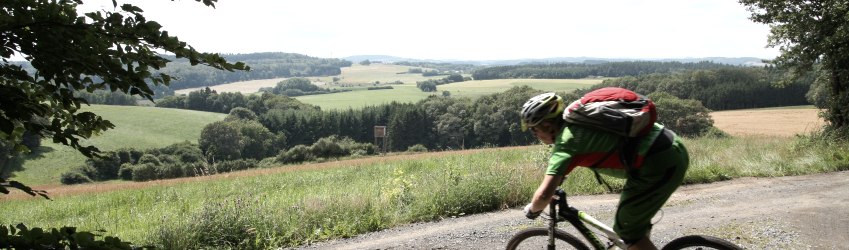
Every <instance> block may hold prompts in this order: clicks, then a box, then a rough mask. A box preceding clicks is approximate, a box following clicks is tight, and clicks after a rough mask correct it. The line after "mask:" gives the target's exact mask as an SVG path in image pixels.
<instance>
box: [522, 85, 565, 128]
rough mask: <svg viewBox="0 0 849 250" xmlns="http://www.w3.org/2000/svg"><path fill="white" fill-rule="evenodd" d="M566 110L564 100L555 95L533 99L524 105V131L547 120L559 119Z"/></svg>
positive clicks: (547, 94)
mask: <svg viewBox="0 0 849 250" xmlns="http://www.w3.org/2000/svg"><path fill="white" fill-rule="evenodd" d="M564 108H565V105H564V104H563V98H562V97H560V96H558V95H556V94H554V93H545V94H540V95H537V96H534V97H531V99H528V101H527V102H525V104H524V105H522V112H521V113H522V114H521V115H522V131H525V130H527V129H528V128H529V127H533V126H536V125H538V124H539V123H540V122H542V121H543V120H545V119H549V118H553V117H559V116H560V114H562V113H563V109H564Z"/></svg>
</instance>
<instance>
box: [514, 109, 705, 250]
mask: <svg viewBox="0 0 849 250" xmlns="http://www.w3.org/2000/svg"><path fill="white" fill-rule="evenodd" d="M565 106H566V105H565V104H564V102H563V98H562V97H560V96H558V95H556V94H554V93H545V94H541V95H537V96H534V97H532V98H531V99H529V100H528V101H527V102H526V103H525V104H524V105H523V106H522V111H521V115H522V117H521V122H522V128H523V130H527V129H530V130H531V131H532V133H533V134H534V136H536V137H537V138H538V139H539V140H541V141H542V142H543V143H545V144H553V147H552V150H551V151H552V152H551V153H552V154H551V157H550V158H549V160H548V169H547V171H546V174H545V177H544V178H543V180H542V183H540V185H539V188H537V190H536V192H535V193H534V196H533V200H532V202H531V203H530V204H528V205H527V206H525V208H524V212H525V215H526V216H527V217H528V218H530V219H534V218H536V217H537V216H539V214H540V213H541V212H542V211H543V210H544V209H545V208H546V207H547V205H548V204H549V203H550V201H551V199H552V198H553V195H554V191H555V190H556V188H557V187H558V186H560V185H561V184H562V183H563V181H564V180H565V179H566V176H567V175H568V174H569V172H571V171H572V170H573V169H574V168H575V167H577V166H583V167H591V168H592V169H593V170H594V171H596V177H597V178H598V173H602V174H605V175H608V176H612V177H616V178H625V179H627V180H626V182H625V187H624V188H623V191H622V194H621V195H620V198H619V204H618V206H617V210H616V216H615V221H614V226H613V229H614V231H615V232H616V233H617V234H618V235H619V236H620V237H621V238H622V239H623V240H624V241H625V243H627V244H628V246H629V247H628V249H657V248H656V247H655V246H654V244H653V243H652V242H651V240H650V238H649V236H650V231H651V227H652V225H651V219H652V217H653V216H654V215H655V214H656V213H657V211H658V210H660V207H661V206H663V204H664V203H666V200H667V199H669V196H671V195H672V192H674V191H675V189H676V188H678V186H679V185H681V181H682V180H683V178H684V173H685V172H686V170H687V167H688V166H689V161H690V160H689V155H688V154H687V149H686V148H685V147H684V144H683V143H681V140H680V138H678V137H677V136H676V135H675V134H674V133H673V132H672V131H669V130H668V129H665V128H664V127H663V126H662V125H660V124H657V123H655V124H653V127H652V128H651V130H650V132H649V133H648V134H647V135H645V136H643V137H641V138H642V139H641V140H639V141H637V142H636V143H637V144H635V145H636V153H635V154H634V156H633V157H634V158H632V159H634V160H633V161H632V162H634V163H633V164H631V165H633V166H632V167H630V168H628V169H633V171H626V166H625V165H626V164H623V162H622V161H621V160H620V158H622V157H625V156H623V154H622V152H621V151H622V148H623V147H622V145H621V144H620V140H621V139H622V138H621V136H619V135H616V134H613V133H609V132H605V131H602V130H599V129H596V128H592V127H590V126H583V125H577V124H570V123H567V122H565V121H564V120H563V118H562V115H563V110H564V109H565ZM599 182H602V181H601V179H599Z"/></svg>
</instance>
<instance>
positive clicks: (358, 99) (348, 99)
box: [296, 79, 603, 110]
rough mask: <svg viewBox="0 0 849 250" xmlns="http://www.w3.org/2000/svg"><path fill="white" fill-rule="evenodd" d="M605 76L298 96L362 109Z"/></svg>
mask: <svg viewBox="0 0 849 250" xmlns="http://www.w3.org/2000/svg"><path fill="white" fill-rule="evenodd" d="M602 80H603V79H499V80H484V81H465V82H457V83H450V84H444V85H439V86H437V87H436V88H437V91H436V92H422V91H421V90H420V89H419V88H417V87H416V84H415V82H413V83H404V84H401V85H394V84H393V85H390V86H392V87H393V89H381V90H367V89H366V87H356V88H349V89H352V90H353V91H350V92H342V93H334V94H326V95H308V96H299V97H297V98H296V99H298V100H299V101H301V102H304V103H309V104H313V105H317V106H319V107H321V108H322V109H324V110H331V109H348V108H353V109H357V108H361V107H365V106H370V105H380V104H386V103H390V102H393V101H396V102H416V101H419V100H422V99H425V98H427V97H428V96H431V95H442V91H448V92H450V93H451V96H454V97H469V98H476V97H480V96H483V95H489V94H494V93H500V92H504V91H505V90H507V89H510V88H512V87H516V86H523V85H527V86H531V87H533V88H535V89H539V90H543V91H562V92H569V91H573V90H575V89H579V88H587V87H589V86H592V85H594V84H598V83H601V81H602Z"/></svg>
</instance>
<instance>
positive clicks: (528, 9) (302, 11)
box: [79, 0, 779, 60]
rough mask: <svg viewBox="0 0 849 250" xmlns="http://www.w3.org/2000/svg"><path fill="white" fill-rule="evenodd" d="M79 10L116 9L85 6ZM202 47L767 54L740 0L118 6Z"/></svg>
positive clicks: (439, 53)
mask: <svg viewBox="0 0 849 250" xmlns="http://www.w3.org/2000/svg"><path fill="white" fill-rule="evenodd" d="M83 2H84V4H83V5H82V6H80V7H79V10H81V11H88V10H97V9H106V10H112V1H111V0H84V1H83ZM118 2H119V4H121V3H132V4H134V5H136V6H139V7H140V8H142V9H143V10H144V13H145V17H146V18H147V19H148V20H153V21H157V22H159V23H160V24H162V25H163V30H167V31H168V32H169V34H171V35H175V36H177V37H179V38H180V39H181V40H183V41H185V42H187V43H189V44H190V45H192V46H193V47H194V48H195V49H197V50H198V51H201V52H212V53H238V54H244V53H254V52H287V53H298V54H304V55H308V56H313V57H323V58H342V57H347V56H354V55H389V56H397V57H403V58H413V59H434V60H511V59H529V58H552V57H596V58H633V59H663V58H698V57H757V58H762V59H772V58H774V57H776V56H777V55H778V54H779V52H778V49H777V48H767V47H766V46H767V37H768V35H769V27H768V26H766V25H764V24H758V23H754V22H752V21H751V20H749V19H748V18H749V16H750V13H749V12H748V11H747V10H746V8H745V7H744V6H742V5H741V4H739V3H738V2H737V1H736V0H592V1H589V0H521V1H518V0H513V1H501V0H490V1H470V0H428V1H405V0H297V1H296V0H219V1H218V3H216V7H215V8H211V7H207V6H205V5H203V4H202V3H199V2H196V1H194V0H175V1H169V0H123V1H122V0H118Z"/></svg>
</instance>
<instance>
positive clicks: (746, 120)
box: [711, 107, 825, 136]
mask: <svg viewBox="0 0 849 250" xmlns="http://www.w3.org/2000/svg"><path fill="white" fill-rule="evenodd" d="M818 113H819V109H816V108H813V107H798V108H790V107H788V108H769V109H746V110H729V111H718V112H713V113H711V116H712V117H713V121H714V124H713V125H714V126H716V127H717V128H719V129H721V130H722V131H725V132H726V133H729V134H731V135H734V136H744V135H764V136H794V135H796V134H807V133H810V132H812V131H816V130H819V129H820V128H821V127H822V126H823V125H825V121H824V120H823V119H822V118H820V117H819V116H818Z"/></svg>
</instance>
